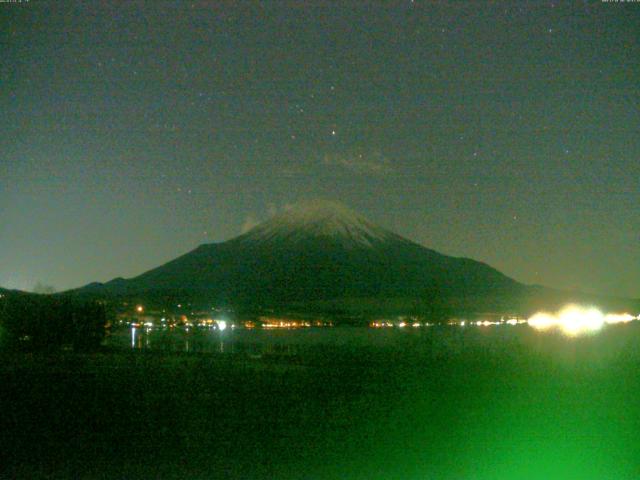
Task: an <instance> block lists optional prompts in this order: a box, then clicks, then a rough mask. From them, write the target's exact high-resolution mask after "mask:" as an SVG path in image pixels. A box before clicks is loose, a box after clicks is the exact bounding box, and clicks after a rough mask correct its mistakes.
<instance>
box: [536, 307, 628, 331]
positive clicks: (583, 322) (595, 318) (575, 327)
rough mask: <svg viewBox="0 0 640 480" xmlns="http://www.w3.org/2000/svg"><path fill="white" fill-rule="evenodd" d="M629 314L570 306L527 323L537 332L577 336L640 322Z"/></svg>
mask: <svg viewBox="0 0 640 480" xmlns="http://www.w3.org/2000/svg"><path fill="white" fill-rule="evenodd" d="M639 319H640V315H639V316H638V317H634V316H633V315H630V314H628V313H623V314H615V313H610V314H604V313H602V312H601V311H600V310H598V309H597V308H593V307H592V308H584V307H580V306H577V305H569V306H567V307H565V308H563V309H562V310H560V311H559V312H557V313H553V314H552V313H545V312H540V313H536V314H535V315H534V316H532V317H531V318H530V319H529V320H528V321H527V323H528V324H529V325H530V326H531V327H533V328H535V329H536V330H542V331H544V330H550V329H554V328H555V329H559V330H560V331H561V332H563V333H564V334H565V335H568V336H576V335H580V334H584V333H592V332H597V331H598V330H600V329H601V328H602V327H603V326H605V325H607V324H609V325H611V324H616V323H627V322H631V321H633V320H639Z"/></svg>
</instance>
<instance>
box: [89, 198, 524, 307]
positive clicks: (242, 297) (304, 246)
mask: <svg viewBox="0 0 640 480" xmlns="http://www.w3.org/2000/svg"><path fill="white" fill-rule="evenodd" d="M524 288H525V287H524V286H523V285H521V284H519V283H518V282H516V281H514V280H512V279H510V278H508V277H507V276H505V275H503V274H502V273H500V272H498V271H497V270H495V269H493V268H491V267H490V266H488V265H486V264H484V263H481V262H476V261H474V260H470V259H466V258H454V257H450V256H446V255H442V254H440V253H438V252H435V251H433V250H430V249H428V248H425V247H423V246H421V245H418V244H416V243H414V242H411V241H409V240H407V239H404V238H402V237H400V236H398V235H396V234H394V233H392V232H390V231H388V230H385V229H383V228H380V227H378V226H376V225H374V224H372V223H371V222H369V221H368V220H366V219H365V218H363V217H361V216H360V215H357V214H355V213H354V212H352V211H350V210H348V209H346V208H344V207H342V206H340V205H337V204H333V203H330V202H316V203H314V204H306V205H302V206H298V207H295V208H293V209H291V210H289V211H287V212H284V213H282V214H280V215H278V216H276V217H273V218H272V219H271V220H269V221H267V222H265V223H263V224H260V225H258V226H257V227H255V228H254V229H252V230H250V231H249V232H247V233H246V234H244V235H241V236H239V237H236V238H234V239H231V240H229V241H226V242H222V243H219V244H207V245H201V246H199V247H198V248H196V249H195V250H193V251H191V252H189V253H187V254H185V255H183V256H181V257H179V258H176V259H175V260H172V261H170V262H168V263H166V264H164V265H162V266H160V267H157V268H155V269H152V270H150V271H148V272H145V273H143V274H142V275H139V276H137V277H135V278H132V279H128V280H124V279H116V280H112V281H111V282H108V283H106V284H91V285H88V286H87V287H85V288H84V289H81V292H83V293H92V294H96V295H117V296H123V297H132V296H137V297H141V296H145V295H155V296H160V297H164V298H190V299H193V300H196V301H198V302H206V303H209V304H212V303H220V302H225V303H232V304H252V305H289V304H300V303H313V302H318V301H327V300H336V299H353V298H361V299H378V300H380V299H388V298H406V299H416V300H417V301H419V302H426V303H428V302H429V301H430V300H432V299H434V298H436V297H437V298H438V299H448V300H451V301H452V302H454V303H456V304H461V305H462V304H465V305H466V304H469V303H475V304H478V305H479V304H482V308H487V307H488V305H487V303H486V301H485V300H486V299H496V298H511V297H513V296H514V295H519V294H521V293H522V292H523V291H524ZM492 301H493V300H492ZM414 303H415V302H414ZM478 308H480V307H478Z"/></svg>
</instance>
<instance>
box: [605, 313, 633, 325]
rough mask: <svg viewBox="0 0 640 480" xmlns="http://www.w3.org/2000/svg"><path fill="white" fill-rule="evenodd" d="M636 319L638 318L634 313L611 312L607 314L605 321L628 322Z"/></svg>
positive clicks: (610, 322)
mask: <svg viewBox="0 0 640 480" xmlns="http://www.w3.org/2000/svg"><path fill="white" fill-rule="evenodd" d="M635 319H636V317H634V316H633V315H629V314H628V313H622V314H617V313H609V314H608V315H605V317H604V321H605V322H606V323H609V324H615V323H627V322H631V321H632V320H635ZM639 319H640V318H639Z"/></svg>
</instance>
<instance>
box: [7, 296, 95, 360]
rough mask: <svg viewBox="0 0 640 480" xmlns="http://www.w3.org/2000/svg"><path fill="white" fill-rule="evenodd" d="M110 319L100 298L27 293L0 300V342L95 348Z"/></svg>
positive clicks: (80, 348) (31, 347)
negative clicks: (90, 299)
mask: <svg viewBox="0 0 640 480" xmlns="http://www.w3.org/2000/svg"><path fill="white" fill-rule="evenodd" d="M106 323H107V322H106V314H105V308H104V306H103V305H102V304H100V303H98V302H93V301H86V300H78V299H74V298H70V297H66V296H52V295H27V294H22V295H8V296H6V297H4V298H3V299H2V301H0V343H1V344H2V345H3V346H5V347H14V348H15V347H23V348H28V349H35V350H43V349H58V348H60V347H61V346H63V345H69V346H72V347H73V349H74V350H76V351H89V350H95V349H96V348H97V347H98V346H99V345H100V343H101V342H102V339H103V338H104V335H105V328H106Z"/></svg>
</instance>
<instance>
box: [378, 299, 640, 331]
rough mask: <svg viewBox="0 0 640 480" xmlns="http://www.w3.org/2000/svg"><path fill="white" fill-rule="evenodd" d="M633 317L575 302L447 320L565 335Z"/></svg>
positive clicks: (402, 323)
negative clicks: (527, 312)
mask: <svg viewBox="0 0 640 480" xmlns="http://www.w3.org/2000/svg"><path fill="white" fill-rule="evenodd" d="M633 320H640V315H638V316H637V317H634V316H633V315H631V314H628V313H621V314H620V313H608V314H604V313H602V312H601V311H600V310H598V309H597V308H593V307H580V306H578V305H568V306H566V307H564V308H563V309H562V310H560V311H558V312H556V313H547V312H539V313H536V314H535V315H533V316H532V317H530V318H529V319H524V318H515V317H514V318H508V319H504V318H502V319H500V320H494V321H492V320H471V321H469V320H452V321H450V322H448V324H449V325H456V326H460V327H465V326H478V327H489V326H492V325H520V324H527V325H529V326H530V327H532V328H534V329H536V330H539V331H546V330H552V329H557V330H560V331H561V332H562V333H564V334H565V335H567V336H577V335H581V334H585V333H592V332H597V331H598V330H600V329H601V328H602V327H603V326H605V325H613V324H617V323H628V322H631V321H633ZM432 325H433V324H431V323H426V322H425V323H420V322H413V323H409V322H405V321H400V322H391V321H386V320H377V321H374V322H371V323H370V326H371V327H374V328H385V327H399V328H405V327H409V326H411V327H422V326H425V327H430V326H432Z"/></svg>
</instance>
